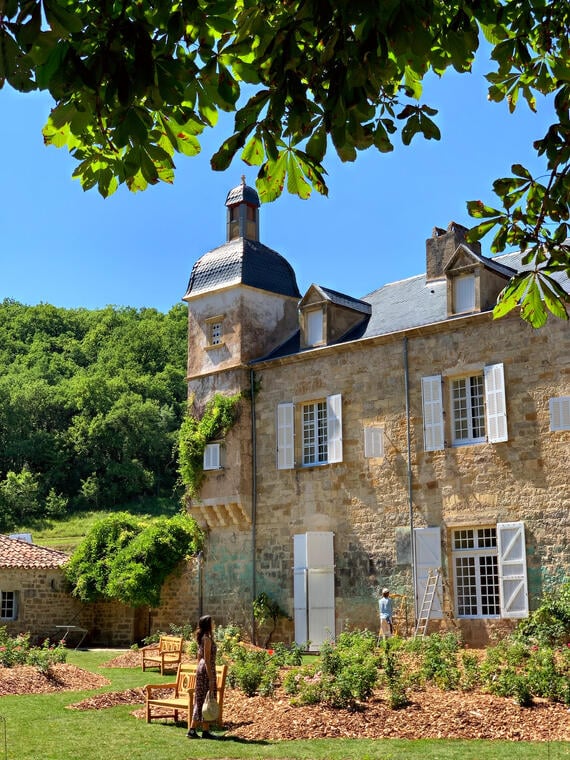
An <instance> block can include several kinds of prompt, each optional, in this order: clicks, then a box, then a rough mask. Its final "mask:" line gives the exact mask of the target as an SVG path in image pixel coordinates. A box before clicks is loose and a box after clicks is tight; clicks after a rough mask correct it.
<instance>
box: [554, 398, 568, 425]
mask: <svg viewBox="0 0 570 760" xmlns="http://www.w3.org/2000/svg"><path fill="white" fill-rule="evenodd" d="M550 429H551V430H570V396H560V397H559V398H551V399H550Z"/></svg>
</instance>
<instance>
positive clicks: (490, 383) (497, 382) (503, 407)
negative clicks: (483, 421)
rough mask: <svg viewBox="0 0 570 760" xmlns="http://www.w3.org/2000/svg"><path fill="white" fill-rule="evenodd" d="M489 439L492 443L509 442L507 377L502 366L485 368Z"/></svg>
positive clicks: (492, 365)
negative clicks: (506, 396)
mask: <svg viewBox="0 0 570 760" xmlns="http://www.w3.org/2000/svg"><path fill="white" fill-rule="evenodd" d="M485 402H486V414H487V439H488V440H489V442H490V443H500V442H501V441H508V440H509V435H508V432H507V403H506V399H505V377H504V369H503V365H502V364H490V365H488V366H487V367H485Z"/></svg>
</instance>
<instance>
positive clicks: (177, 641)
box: [141, 636, 184, 676]
mask: <svg viewBox="0 0 570 760" xmlns="http://www.w3.org/2000/svg"><path fill="white" fill-rule="evenodd" d="M183 645H184V639H183V638H182V637H180V636H161V637H160V639H159V642H158V644H151V645H150V646H148V647H143V648H142V649H141V653H142V669H143V671H144V670H146V669H147V668H158V669H159V670H160V675H161V676H162V675H164V671H165V670H176V668H177V667H178V666H179V665H180V663H181V661H182V648H183Z"/></svg>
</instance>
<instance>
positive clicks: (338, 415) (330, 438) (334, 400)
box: [327, 393, 342, 463]
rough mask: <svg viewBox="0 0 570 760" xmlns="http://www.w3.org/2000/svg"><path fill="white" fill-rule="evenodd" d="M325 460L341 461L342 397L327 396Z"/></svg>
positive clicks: (337, 395)
mask: <svg viewBox="0 0 570 760" xmlns="http://www.w3.org/2000/svg"><path fill="white" fill-rule="evenodd" d="M327 445H328V455H327V461H328V462H329V463H331V462H342V397H341V395H340V393H337V394H336V395H335V396H327Z"/></svg>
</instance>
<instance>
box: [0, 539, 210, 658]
mask: <svg viewBox="0 0 570 760" xmlns="http://www.w3.org/2000/svg"><path fill="white" fill-rule="evenodd" d="M67 560H68V556H67V554H64V553H63V552H60V551H56V550H54V549H48V548H46V547H43V546H38V545H36V544H33V543H31V541H30V540H22V539H21V538H13V537H9V536H3V535H0V626H2V627H5V628H6V631H7V633H8V634H9V635H11V636H17V635H18V634H20V633H29V634H30V637H31V641H32V642H33V643H36V644H40V643H42V642H43V641H45V640H46V639H48V638H49V639H50V640H51V641H57V640H60V639H62V638H64V637H65V640H66V643H67V645H68V646H77V645H79V644H82V645H84V646H87V645H89V646H114V647H127V646H130V645H131V644H132V643H133V642H137V641H140V640H141V639H142V638H144V637H145V636H148V634H149V633H151V632H154V631H156V630H160V631H168V630H169V625H170V623H178V624H182V623H186V622H188V619H189V618H193V617H194V611H195V610H196V609H197V608H198V588H197V585H196V574H197V573H196V568H195V566H194V565H195V563H194V564H192V563H188V564H185V563H180V566H179V567H178V568H177V569H176V571H175V572H174V573H172V574H171V575H170V577H169V578H168V579H167V581H166V583H165V584H164V587H163V589H162V592H161V605H160V607H159V608H157V609H154V610H149V609H148V608H147V607H140V608H133V607H127V606H126V605H124V604H121V603H119V602H114V601H101V602H95V603H90V604H84V603H82V602H81V601H79V600H78V599H76V598H75V597H73V596H72V595H71V594H70V591H69V588H68V587H67V585H66V582H65V578H64V574H63V566H64V565H65V563H66V562H67Z"/></svg>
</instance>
